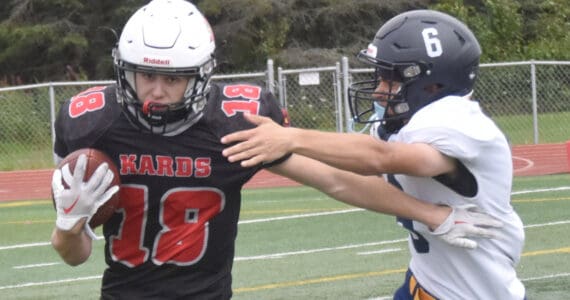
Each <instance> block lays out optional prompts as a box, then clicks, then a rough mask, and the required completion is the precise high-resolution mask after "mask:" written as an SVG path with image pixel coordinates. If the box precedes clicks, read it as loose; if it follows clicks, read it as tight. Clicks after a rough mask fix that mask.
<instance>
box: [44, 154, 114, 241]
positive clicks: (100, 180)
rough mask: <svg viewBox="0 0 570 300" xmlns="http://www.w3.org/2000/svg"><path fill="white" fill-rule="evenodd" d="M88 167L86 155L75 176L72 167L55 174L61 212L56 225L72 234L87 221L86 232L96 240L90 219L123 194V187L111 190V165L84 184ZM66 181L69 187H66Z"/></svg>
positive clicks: (53, 179)
mask: <svg viewBox="0 0 570 300" xmlns="http://www.w3.org/2000/svg"><path fill="white" fill-rule="evenodd" d="M86 168H87V156H85V155H84V154H82V155H80V156H79V158H78V159H77V162H76V164H75V169H74V171H73V174H72V173H71V171H70V168H69V164H65V165H64V166H63V167H62V168H61V169H56V170H55V171H54V172H53V176H52V182H51V185H52V192H53V198H54V201H55V207H56V211H57V219H56V222H55V224H56V226H57V228H59V229H61V230H64V231H69V230H71V229H72V228H73V226H75V224H77V222H79V220H81V219H83V218H87V221H86V222H85V230H86V232H87V234H88V235H89V236H90V237H91V238H95V233H93V231H92V230H91V227H90V226H89V220H90V219H91V217H92V216H93V214H95V213H96V212H97V209H99V207H100V206H101V205H103V204H104V203H105V202H107V201H108V200H109V199H111V196H113V194H115V193H116V192H117V191H119V186H117V185H115V186H113V187H110V185H111V182H112V181H113V177H114V175H113V172H112V171H111V170H109V165H108V164H107V163H104V164H101V165H100V166H99V167H98V168H97V170H95V172H94V173H93V175H92V176H91V178H89V180H88V181H87V182H84V180H83V179H84V177H85V171H86ZM62 179H63V180H62ZM64 182H65V184H66V185H67V186H68V187H69V188H65V186H64V184H63V183H64Z"/></svg>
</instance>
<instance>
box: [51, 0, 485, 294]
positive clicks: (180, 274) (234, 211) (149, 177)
mask: <svg viewBox="0 0 570 300" xmlns="http://www.w3.org/2000/svg"><path fill="white" fill-rule="evenodd" d="M214 50H215V43H214V35H213V33H212V30H211V28H210V25H209V24H208V22H207V20H206V19H205V18H204V16H203V15H202V14H201V13H200V12H199V11H198V10H197V9H196V8H195V7H194V6H193V5H192V4H190V3H189V2H187V1H183V0H154V1H152V2H150V3H149V4H148V5H146V6H144V7H142V8H141V9H139V10H138V11H137V12H135V13H134V14H133V16H132V17H131V18H130V19H129V20H128V22H127V23H126V25H125V27H124V29H123V32H122V33H121V36H120V39H119V43H118V46H117V48H116V49H114V51H113V58H114V64H115V69H116V77H117V78H116V80H117V83H116V84H114V85H110V86H100V87H94V88H90V89H88V90H86V91H84V92H82V93H79V94H78V95H76V96H75V97H73V98H71V99H69V100H68V101H66V102H65V103H64V105H63V106H62V107H61V109H60V112H59V116H58V118H57V121H56V142H55V147H54V152H55V155H56V156H57V157H58V158H59V159H61V158H63V157H65V156H66V155H68V154H69V153H71V152H72V151H74V150H77V149H80V148H87V147H89V148H96V149H99V150H101V151H103V152H105V153H106V154H107V155H109V156H110V157H111V158H112V159H113V160H114V162H115V163H116V165H117V166H118V168H119V171H120V177H121V187H120V190H119V193H120V199H121V202H120V206H119V208H118V209H117V211H116V213H115V214H114V215H113V216H112V217H111V219H109V221H108V222H107V223H105V224H104V225H103V235H104V238H105V260H106V264H107V268H106V270H105V272H104V275H103V280H102V287H101V299H137V300H138V299H201V300H202V299H229V298H231V296H232V289H231V283H232V277H231V270H232V263H233V259H234V252H235V239H236V235H237V223H238V217H239V211H240V203H241V194H240V192H241V189H242V187H243V185H244V184H245V183H246V182H247V181H248V180H249V179H250V178H252V176H254V174H256V172H258V171H259V170H261V169H262V168H267V169H268V170H270V171H271V172H274V173H277V174H280V175H283V176H287V177H289V178H291V179H294V180H297V181H299V182H301V183H303V184H307V185H310V186H313V187H315V188H318V189H319V190H321V191H323V192H325V193H327V194H328V195H330V196H332V197H334V198H336V199H338V200H341V201H345V202H347V203H350V204H353V205H357V206H361V207H365V208H368V209H372V210H376V211H382V212H385V213H389V214H397V215H402V216H405V217H407V218H411V219H416V220H418V221H420V222H423V223H425V224H427V225H429V226H430V227H431V228H434V229H435V232H436V233H438V234H441V235H448V236H451V235H453V233H454V232H455V231H454V229H455V228H456V226H454V225H453V221H454V220H455V217H454V216H455V215H456V214H454V211H453V210H452V209H451V208H449V207H440V206H436V205H431V204H427V203H424V202H421V201H419V200H416V199H414V198H412V197H410V196H407V195H406V194H404V193H402V192H400V191H399V190H397V189H396V188H394V187H391V186H390V185H388V184H386V183H385V182H384V181H383V180H382V179H381V178H378V177H375V176H369V177H364V176H358V175H355V174H354V173H352V172H345V171H340V170H337V169H335V168H332V167H330V166H328V165H325V164H322V163H319V162H317V161H315V160H311V159H309V158H306V157H302V156H298V155H294V154H293V155H285V156H283V157H281V158H279V159H276V160H274V161H272V162H270V163H267V164H260V165H257V166H254V167H249V168H244V167H242V166H241V165H240V164H239V163H230V162H228V160H227V159H226V158H225V157H224V156H223V155H222V150H223V149H224V147H225V145H224V144H222V143H221V138H222V137H223V136H224V135H227V134H229V133H232V132H235V131H239V130H243V129H248V128H252V126H253V125H252V124H250V123H249V122H248V121H246V120H245V119H244V117H243V113H244V112H246V113H249V114H255V115H260V116H265V117H269V118H271V119H272V120H274V121H275V122H277V123H282V121H283V116H282V113H281V110H280V108H279V106H278V104H277V101H276V99H275V98H274V96H273V95H272V94H271V93H269V92H268V91H266V90H265V89H264V88H262V87H260V86H258V85H254V84H249V83H230V84H222V83H212V82H210V78H211V76H212V72H213V69H214V67H215V60H214V57H213V54H214ZM77 166H78V167H76V169H75V172H74V176H71V175H70V172H59V171H55V172H54V180H53V182H52V186H53V191H54V199H55V202H56V206H57V208H58V209H57V211H58V213H57V220H56V226H55V228H54V231H53V234H52V244H53V247H54V249H55V250H56V251H57V252H58V253H59V255H60V256H61V257H62V259H63V260H64V261H65V262H66V263H68V264H70V265H78V264H81V263H83V262H85V261H86V260H87V258H88V257H89V256H90V254H91V248H92V236H93V234H92V231H91V229H90V228H89V226H88V225H85V224H87V221H88V220H89V218H90V217H91V216H92V215H93V212H94V211H96V210H97V205H99V204H100V203H102V202H104V201H105V200H107V199H108V198H109V197H110V196H111V195H110V194H112V193H113V192H116V190H117V188H116V187H112V188H111V189H110V190H109V189H108V188H109V185H110V179H109V178H110V177H111V178H112V176H113V175H112V173H111V172H110V171H108V166H106V165H103V166H101V167H100V169H99V170H98V171H97V172H96V174H97V175H96V176H95V175H94V176H92V177H91V178H90V180H89V181H87V182H85V183H84V182H83V177H82V174H83V173H84V163H79V162H78V163H77ZM64 169H65V167H64ZM62 173H63V174H62ZM61 178H63V180H64V181H66V182H67V183H69V184H68V186H69V187H67V188H66V187H63V185H62V184H61ZM105 191H110V192H105ZM382 195H390V201H384V199H382ZM368 199H374V200H376V201H368ZM77 203H80V205H74V204H77ZM473 228H475V229H476V226H473ZM461 238H463V237H457V240H459V239H461Z"/></svg>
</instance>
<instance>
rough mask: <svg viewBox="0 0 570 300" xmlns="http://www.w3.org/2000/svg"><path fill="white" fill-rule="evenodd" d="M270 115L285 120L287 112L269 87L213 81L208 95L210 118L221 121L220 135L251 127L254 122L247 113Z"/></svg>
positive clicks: (275, 119) (279, 120)
mask: <svg viewBox="0 0 570 300" xmlns="http://www.w3.org/2000/svg"><path fill="white" fill-rule="evenodd" d="M245 112H247V113H251V114H256V115H261V116H266V117H270V118H271V119H273V120H274V121H276V122H277V123H279V124H283V114H282V111H281V108H280V107H279V103H278V101H277V99H275V96H273V94H272V93H270V92H269V91H268V90H267V89H265V88H263V87H261V86H259V85H256V84H252V83H213V84H212V87H211V89H210V94H209V97H208V105H207V108H206V119H207V120H208V121H209V122H214V123H215V124H217V126H216V127H214V128H219V129H220V130H216V131H217V132H218V134H220V135H222V136H223V135H226V134H228V133H231V132H234V131H238V130H243V129H249V128H252V127H253V125H252V124H250V123H249V122H247V121H246V120H245V119H244V118H243V113H245Z"/></svg>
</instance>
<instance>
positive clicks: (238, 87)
mask: <svg viewBox="0 0 570 300" xmlns="http://www.w3.org/2000/svg"><path fill="white" fill-rule="evenodd" d="M260 95H261V88H260V87H258V86H255V85H247V84H235V85H226V86H225V87H224V96H226V97H228V98H237V97H243V98H246V99H249V100H259V96H260Z"/></svg>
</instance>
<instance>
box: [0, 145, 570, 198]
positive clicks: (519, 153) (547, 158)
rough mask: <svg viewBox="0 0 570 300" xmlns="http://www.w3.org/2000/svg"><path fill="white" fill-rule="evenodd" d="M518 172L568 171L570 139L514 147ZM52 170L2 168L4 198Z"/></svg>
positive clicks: (42, 190)
mask: <svg viewBox="0 0 570 300" xmlns="http://www.w3.org/2000/svg"><path fill="white" fill-rule="evenodd" d="M513 168H514V175H515V176H530V175H545V174H557V173H567V172H569V171H570V142H567V143H560V144H541V145H524V146H514V147H513ZM51 172H52V170H50V169H47V170H29V171H9V172H0V201H12V200H35V199H49V198H51V195H50V185H51V183H50V182H51ZM295 185H299V184H298V183H297V182H295V181H293V180H290V179H288V178H285V177H281V176H278V175H275V174H272V173H270V172H268V171H261V172H259V173H258V174H257V175H255V176H254V177H253V178H252V179H251V180H250V181H249V182H248V183H247V184H246V185H245V187H246V188H264V187H283V186H295Z"/></svg>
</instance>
